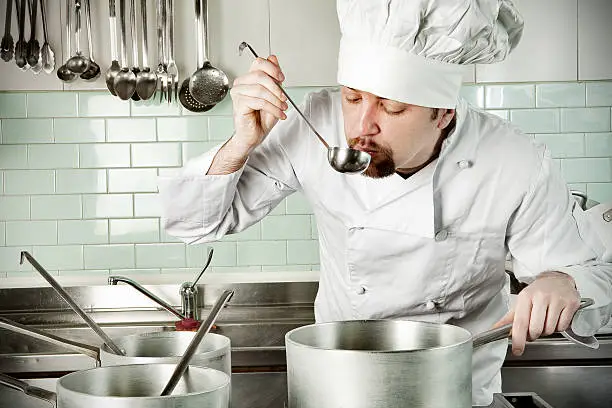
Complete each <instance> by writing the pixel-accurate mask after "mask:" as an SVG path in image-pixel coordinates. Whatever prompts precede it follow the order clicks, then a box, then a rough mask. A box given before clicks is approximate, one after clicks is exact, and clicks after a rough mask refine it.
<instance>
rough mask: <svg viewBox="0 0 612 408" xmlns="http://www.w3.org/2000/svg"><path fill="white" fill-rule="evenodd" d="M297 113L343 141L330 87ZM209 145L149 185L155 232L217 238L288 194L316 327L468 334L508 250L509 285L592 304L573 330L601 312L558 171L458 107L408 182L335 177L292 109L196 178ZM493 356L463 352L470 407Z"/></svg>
mask: <svg viewBox="0 0 612 408" xmlns="http://www.w3.org/2000/svg"><path fill="white" fill-rule="evenodd" d="M303 109H304V110H305V114H306V116H307V117H309V118H310V119H311V121H312V122H313V125H314V126H315V128H316V129H317V130H318V131H319V133H321V134H322V135H323V136H324V137H325V138H326V139H327V141H328V142H329V144H330V145H332V146H343V147H346V146H347V142H346V139H345V136H344V128H343V115H342V109H341V96H340V92H339V90H323V91H321V92H318V93H315V94H310V95H309V96H307V97H306V100H305V102H304V104H303ZM219 147H220V146H219ZM219 147H217V148H215V149H213V150H211V151H210V152H208V153H205V154H204V155H202V156H200V157H198V158H195V159H194V160H192V161H190V162H189V163H187V164H186V166H185V167H184V168H183V169H182V171H181V172H180V174H179V175H178V176H175V177H167V178H161V179H160V184H159V189H160V193H161V196H162V200H163V207H164V217H163V221H164V225H165V228H166V229H167V232H168V233H169V234H171V235H173V236H176V237H178V238H180V239H182V240H183V241H185V242H187V243H190V244H196V243H204V242H210V241H216V240H219V239H221V238H222V237H223V236H224V235H225V234H230V233H235V232H239V231H242V230H244V229H245V228H247V227H249V226H251V225H252V224H254V223H256V222H257V221H259V220H260V219H262V218H263V217H264V216H266V215H267V214H268V213H269V212H270V211H271V210H272V209H273V208H274V207H275V206H276V205H277V204H278V203H279V202H281V200H283V198H285V197H286V196H288V195H289V194H291V193H293V192H295V191H301V192H302V193H303V194H304V195H305V197H306V198H307V199H308V201H309V202H310V204H311V206H312V209H313V211H314V214H315V217H316V222H317V229H318V234H319V243H320V265H321V277H320V283H319V292H318V294H317V297H316V300H315V317H316V321H317V322H327V321H338V320H352V319H389V318H392V319H412V320H424V321H431V322H439V323H450V324H455V325H459V326H462V327H464V328H466V329H468V330H470V331H471V332H472V333H474V334H476V333H480V332H482V331H485V330H488V329H490V328H491V326H492V325H493V324H494V323H495V322H496V321H497V320H498V319H500V318H501V317H502V316H503V315H504V314H505V313H506V311H507V310H508V297H509V296H508V289H507V287H505V283H506V274H505V269H504V264H505V257H506V254H507V251H510V253H511V254H512V258H513V260H514V273H515V274H516V276H517V278H518V279H519V280H522V281H528V282H529V281H530V280H533V279H534V278H535V276H536V275H537V274H538V273H540V272H543V271H546V270H557V271H562V272H565V273H568V274H570V275H571V276H573V277H574V279H575V280H576V284H577V287H578V290H579V291H580V294H581V296H583V297H591V298H594V299H595V302H596V305H595V306H594V307H592V308H590V309H589V310H585V311H584V312H580V315H577V318H576V319H575V325H574V327H575V328H576V325H578V326H580V327H578V328H577V329H581V332H582V333H583V334H591V333H594V332H595V331H596V330H598V329H599V328H600V327H601V326H602V325H604V324H605V323H606V322H607V320H608V318H609V317H610V314H611V311H612V310H611V305H610V302H611V298H612V284H611V282H612V264H607V263H605V262H603V261H601V260H600V254H601V253H602V252H603V251H602V249H601V248H593V246H592V245H587V244H586V243H585V241H584V240H583V238H582V237H581V235H580V234H579V229H578V227H577V223H576V220H575V217H574V216H573V215H572V209H573V207H574V201H573V200H572V199H571V197H570V195H569V192H568V190H567V187H566V184H565V183H564V181H563V180H562V178H561V176H560V174H559V169H558V166H557V163H555V162H553V161H552V160H551V159H550V157H549V156H548V153H547V151H546V149H545V147H544V146H538V145H535V144H534V143H533V142H532V140H531V139H530V138H529V137H528V136H525V135H523V134H521V132H520V131H519V130H517V129H516V128H514V127H512V126H511V125H510V124H509V123H507V122H505V121H503V120H501V119H499V118H498V117H496V116H493V115H490V114H488V113H486V112H484V111H480V110H477V109H475V108H473V107H471V106H469V105H468V104H467V103H465V102H464V101H459V102H458V106H457V124H456V128H455V130H454V131H453V132H452V134H451V135H450V136H449V137H448V138H447V139H446V140H445V141H444V144H443V147H442V151H441V153H440V156H439V158H438V159H437V160H435V161H433V162H432V163H430V164H429V165H428V166H427V167H425V168H423V169H422V170H420V171H419V172H417V173H416V174H414V175H412V176H411V177H409V178H408V179H404V178H402V177H401V176H399V175H397V174H394V175H393V176H390V177H387V178H384V179H371V178H367V177H364V176H361V175H346V174H341V173H338V172H336V171H334V170H333V169H332V168H331V167H330V166H329V164H328V162H327V155H326V150H325V149H324V148H323V147H322V145H321V144H320V142H319V141H318V140H317V139H316V137H315V136H314V134H312V133H311V131H310V130H309V129H308V127H307V125H306V124H305V123H304V121H303V120H301V119H300V118H299V117H298V116H297V115H296V114H295V112H292V113H290V114H289V117H288V119H287V120H285V121H281V122H279V123H278V124H277V125H276V126H275V127H274V129H273V130H272V132H271V133H270V135H269V136H268V137H267V138H266V140H265V142H264V143H263V144H262V145H260V146H259V147H257V148H256V149H255V150H254V151H253V152H252V154H251V155H250V157H249V159H248V161H247V163H246V164H245V165H244V166H243V168H241V169H240V170H238V171H236V172H235V173H233V174H229V175H206V172H207V170H208V168H209V167H210V164H211V162H212V159H213V157H214V155H215V154H216V152H217V150H218V149H219ZM580 321H582V324H578V323H579V322H580ZM506 347H507V344H506V342H497V343H494V344H490V345H487V346H485V347H483V348H481V349H478V350H475V352H474V356H473V391H472V392H473V404H474V405H488V404H489V403H491V401H492V394H493V393H494V392H500V391H501V375H500V367H501V365H502V362H503V360H504V358H505V355H506Z"/></svg>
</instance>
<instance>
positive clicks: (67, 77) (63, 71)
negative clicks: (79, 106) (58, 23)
mask: <svg viewBox="0 0 612 408" xmlns="http://www.w3.org/2000/svg"><path fill="white" fill-rule="evenodd" d="M70 1H71V0H66V22H67V24H66V53H67V54H68V55H70V53H71V52H72V49H71V46H70V37H71V36H72V12H71V9H72V8H71V7H70ZM56 74H57V77H58V78H59V79H61V80H62V81H64V82H72V81H74V80H75V79H77V78H78V75H77V74H75V73H74V72H72V71H70V70H69V69H68V67H67V66H66V64H64V65H62V66H61V67H59V68H58V69H57V73H56Z"/></svg>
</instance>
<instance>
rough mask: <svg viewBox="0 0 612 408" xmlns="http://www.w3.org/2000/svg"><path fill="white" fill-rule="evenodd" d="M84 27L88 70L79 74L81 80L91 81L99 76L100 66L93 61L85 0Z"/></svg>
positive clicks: (86, 0) (88, 6) (88, 10)
mask: <svg viewBox="0 0 612 408" xmlns="http://www.w3.org/2000/svg"><path fill="white" fill-rule="evenodd" d="M85 16H86V17H87V18H86V19H85V25H86V28H87V45H88V47H89V68H87V71H85V72H83V73H82V74H81V79H84V80H85V81H93V80H95V79H97V78H98V77H99V76H100V66H99V65H98V64H97V63H96V61H95V60H94V50H93V42H92V41H91V3H90V2H89V0H85Z"/></svg>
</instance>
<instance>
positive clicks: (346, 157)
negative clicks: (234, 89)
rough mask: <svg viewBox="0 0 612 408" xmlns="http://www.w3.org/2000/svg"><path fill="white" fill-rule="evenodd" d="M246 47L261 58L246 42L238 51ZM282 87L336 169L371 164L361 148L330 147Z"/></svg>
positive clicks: (345, 170) (357, 169) (360, 168)
mask: <svg viewBox="0 0 612 408" xmlns="http://www.w3.org/2000/svg"><path fill="white" fill-rule="evenodd" d="M245 48H248V49H249V51H251V54H253V56H254V57H255V58H259V56H258V55H257V53H256V52H255V50H253V48H252V47H251V46H250V45H249V44H247V43H246V42H242V43H240V46H239V47H238V51H239V52H240V54H242V52H243V51H244V49H245ZM278 86H279V88H280V89H281V91H282V93H283V94H284V95H285V96H286V97H287V100H288V101H289V103H291V105H292V106H293V107H294V108H295V110H296V112H297V113H298V114H299V115H300V116H301V117H302V119H304V121H305V122H306V124H307V125H308V127H309V128H310V130H312V131H313V132H314V134H315V135H316V136H317V138H319V141H320V142H321V143H323V146H325V147H326V148H327V160H328V161H329V164H330V165H331V166H332V168H333V169H334V170H336V171H337V172H340V173H357V174H358V173H363V172H364V171H365V170H366V169H367V168H368V166H369V165H370V160H371V159H372V158H371V156H370V155H369V154H368V153H366V152H362V151H361V150H357V149H351V148H350V147H346V148H342V147H330V146H329V144H327V142H326V141H325V139H323V137H322V136H321V135H320V134H319V132H317V131H316V129H315V128H314V126H313V125H312V124H311V123H310V121H309V120H308V119H307V118H306V116H304V114H303V113H302V111H301V110H300V108H298V107H297V105H296V104H295V102H293V100H292V99H291V97H290V96H289V95H288V94H287V92H285V90H284V89H283V87H282V86H280V84H279V85H278Z"/></svg>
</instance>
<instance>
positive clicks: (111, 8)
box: [108, 0, 119, 61]
mask: <svg viewBox="0 0 612 408" xmlns="http://www.w3.org/2000/svg"><path fill="white" fill-rule="evenodd" d="M108 22H109V24H110V27H109V29H110V42H111V59H112V60H113V61H119V57H118V56H117V54H118V52H117V8H116V6H115V0H108Z"/></svg>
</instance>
